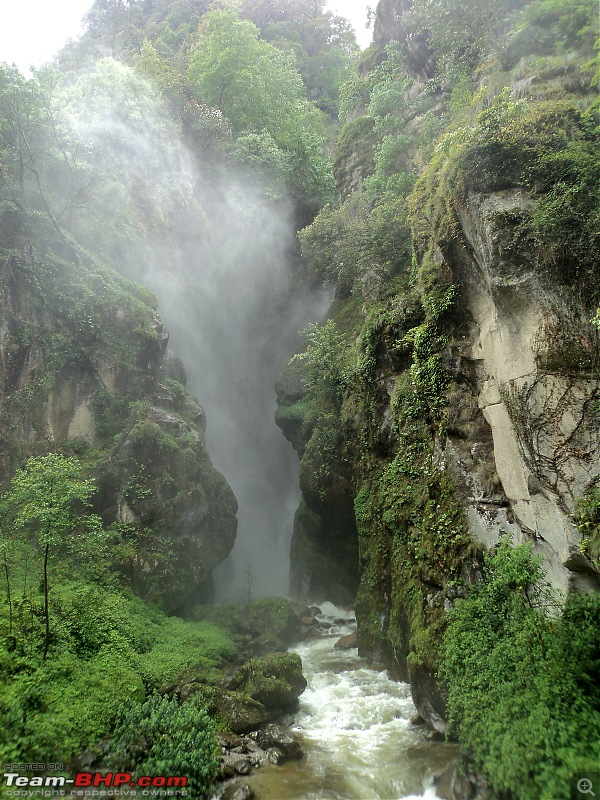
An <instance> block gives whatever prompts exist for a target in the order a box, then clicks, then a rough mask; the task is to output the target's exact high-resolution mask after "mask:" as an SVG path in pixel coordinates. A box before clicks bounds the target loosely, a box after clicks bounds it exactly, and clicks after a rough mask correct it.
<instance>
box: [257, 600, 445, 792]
mask: <svg viewBox="0 0 600 800" xmlns="http://www.w3.org/2000/svg"><path fill="white" fill-rule="evenodd" d="M320 609H321V611H322V612H323V613H322V614H321V615H320V616H319V617H318V619H319V621H320V622H321V623H325V625H331V627H330V628H329V629H328V631H327V632H326V634H325V635H324V636H322V637H320V638H318V639H315V640H312V641H309V642H303V643H302V644H299V645H298V646H296V647H294V648H293V651H294V652H296V653H299V654H300V656H301V657H302V662H303V670H304V675H305V677H306V679H307V681H308V687H307V689H306V691H305V692H304V694H303V695H302V696H301V698H300V708H299V711H298V712H297V713H296V714H295V715H294V718H293V724H292V730H293V731H294V733H295V735H296V736H297V737H298V740H299V741H300V743H301V745H302V748H303V750H304V753H305V757H304V758H303V759H302V760H301V761H292V762H288V763H286V764H284V765H283V766H267V767H265V768H263V769H261V770H258V771H257V772H256V773H255V775H254V776H253V778H252V781H251V783H252V787H253V788H254V789H255V790H256V792H257V794H258V796H259V797H260V798H261V800H436V798H437V795H436V793H435V791H434V789H433V778H434V776H435V775H438V774H439V773H441V772H442V771H443V770H444V768H445V767H446V766H447V765H448V764H449V763H450V761H452V760H453V758H455V757H456V754H457V750H456V748H455V747H454V746H453V745H447V744H444V743H443V742H432V741H428V740H426V738H425V728H424V727H423V726H414V725H412V724H411V722H410V719H411V717H412V716H413V714H414V713H415V707H414V705H413V702H412V699H411V694H410V687H409V686H408V685H407V684H405V683H399V682H397V681H394V680H392V679H391V678H390V677H389V676H388V674H387V672H385V671H382V670H381V669H378V668H377V667H375V666H373V665H372V664H370V663H368V662H367V661H365V659H362V658H360V657H359V656H358V655H357V652H356V650H335V649H334V645H335V643H336V642H337V640H338V639H339V638H340V637H342V636H346V635H348V634H350V633H352V632H353V631H354V630H356V623H355V621H354V614H353V612H349V611H343V610H342V609H339V608H336V607H335V606H333V605H331V604H330V603H324V604H321V605H320Z"/></svg>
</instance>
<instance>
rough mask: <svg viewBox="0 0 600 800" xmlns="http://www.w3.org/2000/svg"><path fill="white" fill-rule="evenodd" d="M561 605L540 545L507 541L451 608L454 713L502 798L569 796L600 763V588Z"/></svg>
mask: <svg viewBox="0 0 600 800" xmlns="http://www.w3.org/2000/svg"><path fill="white" fill-rule="evenodd" d="M559 612H560V607H559V604H558V601H557V598H556V596H555V595H554V594H553V593H552V591H551V590H550V589H549V587H548V585H547V584H545V583H544V575H543V573H542V570H541V568H540V562H539V560H537V559H534V558H532V555H531V548H530V547H529V546H525V545H524V546H520V547H516V548H512V547H511V546H510V545H509V544H508V543H502V544H501V545H500V546H499V547H498V548H497V550H496V552H495V553H493V554H492V555H490V556H489V557H488V558H487V563H486V577H485V580H484V581H483V582H481V583H480V584H478V585H477V586H476V587H474V588H473V589H472V590H471V592H470V594H469V596H468V598H467V599H466V600H464V601H457V605H456V609H455V610H454V611H453V612H452V614H451V619H450V624H449V628H448V632H447V636H446V642H445V653H444V662H443V669H442V675H443V677H444V679H445V680H446V682H447V684H448V688H449V718H450V722H451V725H452V728H453V729H454V731H455V732H457V733H458V736H459V741H460V742H461V743H462V745H463V746H464V747H466V748H467V749H469V750H470V751H471V752H472V753H473V756H474V758H475V761H476V763H477V765H478V767H480V768H482V769H483V770H484V772H485V773H486V775H487V776H488V779H489V781H490V783H491V785H492V787H493V789H494V790H495V791H496V792H498V794H499V796H502V797H505V796H510V797H517V798H518V799H519V800H568V798H569V796H570V782H571V780H572V778H573V776H574V775H576V774H577V773H578V772H579V773H581V774H583V773H584V771H585V770H594V769H597V765H598V763H599V759H600V659H599V652H600V595H598V594H596V593H591V594H589V595H586V596H579V595H573V596H571V597H569V599H568V600H567V603H566V606H565V608H564V612H563V614H562V615H560V613H559Z"/></svg>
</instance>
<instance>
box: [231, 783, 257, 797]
mask: <svg viewBox="0 0 600 800" xmlns="http://www.w3.org/2000/svg"><path fill="white" fill-rule="evenodd" d="M231 800H257V797H256V793H255V791H254V789H253V788H252V787H251V786H248V784H247V783H245V784H244V785H243V786H239V787H238V788H237V789H236V790H235V793H234V794H233V795H232V796H231Z"/></svg>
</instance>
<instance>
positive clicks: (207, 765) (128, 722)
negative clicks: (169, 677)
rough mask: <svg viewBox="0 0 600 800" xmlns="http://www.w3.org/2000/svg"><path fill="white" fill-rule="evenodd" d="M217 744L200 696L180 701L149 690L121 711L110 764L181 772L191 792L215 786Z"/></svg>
mask: <svg viewBox="0 0 600 800" xmlns="http://www.w3.org/2000/svg"><path fill="white" fill-rule="evenodd" d="M217 754H218V747H217V741H216V737H215V729H214V725H213V722H212V721H211V719H210V718H209V716H208V715H207V713H206V711H205V709H204V707H203V705H202V701H201V699H200V697H199V696H195V697H193V698H192V699H191V700H189V701H188V702H186V703H183V704H179V702H178V701H177V700H176V699H175V698H173V699H169V698H167V697H160V696H159V695H154V696H153V697H151V698H149V699H148V700H146V702H145V703H143V704H141V705H140V704H131V705H129V706H128V707H126V708H125V710H124V711H123V712H122V714H121V717H120V720H119V722H118V724H117V726H116V728H115V732H114V736H113V739H112V741H111V754H110V762H111V766H112V767H113V769H115V770H120V771H133V772H134V773H135V774H137V775H171V776H185V777H187V779H188V782H187V789H188V791H189V792H190V793H191V795H192V796H193V797H197V798H207V797H210V796H211V793H212V790H213V789H214V785H215V781H216V777H217V767H218V758H217Z"/></svg>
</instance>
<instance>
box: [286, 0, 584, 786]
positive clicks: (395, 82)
mask: <svg viewBox="0 0 600 800" xmlns="http://www.w3.org/2000/svg"><path fill="white" fill-rule="evenodd" d="M397 10H398V5H397V4H396V5H395V4H394V3H391V2H386V3H385V12H384V14H385V19H386V20H388V24H390V25H392V24H396V25H397V27H396V34H397V38H398V40H399V41H397V42H394V41H392V42H389V41H387V39H385V37H383V36H382V35H381V30H380V39H379V40H377V28H376V41H375V43H374V45H373V46H372V47H371V48H370V50H369V51H367V52H366V53H365V54H364V55H363V57H362V60H361V67H360V69H359V74H358V76H355V77H354V78H352V79H351V80H350V81H348V82H347V83H346V84H345V86H344V87H343V90H342V102H341V117H342V120H343V119H344V116H345V118H346V120H347V121H346V123H345V124H344V126H343V128H342V130H341V132H340V136H339V140H338V150H337V153H336V160H335V163H334V171H335V177H336V183H337V187H338V190H339V192H340V195H341V204H340V205H338V206H334V205H329V206H327V207H326V208H325V209H324V210H323V211H321V213H320V214H319V215H317V217H316V219H315V220H314V222H313V223H312V224H311V225H310V226H308V227H307V228H305V229H304V230H303V231H302V232H301V234H300V240H301V246H302V251H303V255H304V258H305V260H306V263H307V264H308V265H309V270H310V271H311V272H312V274H313V275H314V276H315V277H317V278H318V279H320V280H322V281H323V282H325V283H329V284H332V285H335V287H336V301H335V303H334V306H333V307H332V310H331V313H330V319H329V320H328V321H327V323H326V324H325V325H323V326H322V327H320V328H317V329H314V328H313V329H311V330H310V331H309V332H308V334H307V338H306V347H305V350H304V351H303V352H302V353H301V354H299V355H298V356H297V357H296V359H295V361H294V362H292V363H291V364H290V366H289V367H288V369H287V372H286V373H285V374H284V375H283V376H282V379H281V388H280V395H281V399H282V402H283V404H284V405H283V408H282V409H281V410H280V412H279V417H278V419H279V424H280V425H281V427H282V429H283V430H284V431H285V432H286V435H288V436H289V438H290V439H291V441H293V442H294V443H295V445H296V446H297V448H298V450H299V452H300V454H301V456H302V462H301V484H302V490H303V497H304V505H303V506H301V508H300V510H299V512H298V515H297V519H296V533H295V537H296V542H297V546H298V548H299V552H301V553H302V555H303V560H301V559H299V564H300V565H299V568H298V574H299V578H301V577H304V576H306V575H308V574H311V575H312V576H313V579H314V583H313V585H314V589H315V591H320V590H322V587H323V586H325V585H327V580H328V578H327V575H328V574H330V573H331V572H332V571H333V569H334V566H333V565H334V564H335V565H336V566H335V569H338V570H339V569H340V567H342V568H343V569H345V570H346V576H347V579H346V584H345V586H344V588H345V587H346V586H347V587H349V588H351V589H352V590H356V588H357V586H358V595H357V599H356V608H357V617H358V620H359V640H360V642H361V646H362V649H363V651H364V652H365V653H371V654H372V655H373V656H374V657H376V658H383V659H384V660H385V661H386V663H388V664H389V665H390V666H391V667H392V668H393V669H395V670H396V671H397V673H398V674H400V675H402V676H403V677H404V678H409V679H410V680H411V683H412V685H413V686H412V688H413V696H414V697H415V701H416V704H417V707H418V708H419V711H420V712H421V713H422V714H424V715H425V716H428V715H429V716H428V721H429V722H430V724H432V725H437V724H438V721H439V719H440V717H439V716H437V717H436V714H443V713H444V709H445V708H446V707H447V708H448V709H449V713H450V718H451V723H452V730H453V732H454V734H457V735H458V737H459V739H460V740H461V741H462V742H463V744H464V745H465V749H466V751H467V752H469V753H470V755H471V756H472V759H473V761H474V763H475V764H476V767H477V768H478V769H481V770H483V772H484V773H485V775H486V776H487V778H488V780H489V782H490V784H491V787H492V789H493V790H495V791H496V792H497V793H498V796H500V797H507V798H508V797H515V798H530V797H537V796H539V797H545V798H553V799H554V800H556V799H557V798H565V800H566V798H567V797H569V795H570V781H571V779H572V776H573V774H574V772H575V771H577V770H578V769H582V768H588V769H591V768H592V766H593V764H594V763H597V757H598V756H597V752H596V751H595V750H594V747H595V745H594V744H593V743H594V742H596V741H597V738H598V719H599V713H600V707H599V699H598V696H597V692H595V690H594V689H592V686H593V685H594V683H595V682H597V669H598V665H597V647H598V630H599V629H598V613H597V612H598V603H597V595H596V594H592V595H590V596H588V597H586V598H581V597H577V596H574V597H569V598H568V600H567V601H566V605H565V607H564V609H562V608H561V604H562V603H564V602H565V599H564V598H560V597H556V596H553V597H552V598H550V597H549V595H548V594H547V592H546V590H545V589H543V574H542V572H541V568H540V566H539V563H538V562H536V560H535V559H533V560H531V558H530V554H529V552H528V550H527V549H525V550H520V549H518V548H517V550H515V551H512V550H511V549H510V548H508V546H505V545H502V546H501V548H500V550H499V551H498V553H497V554H493V555H491V556H484V552H483V548H481V546H480V545H477V544H476V543H475V541H474V540H473V538H472V534H471V530H470V523H469V521H468V520H467V517H466V513H465V510H464V509H465V507H466V506H469V504H472V502H473V497H474V496H479V495H481V496H483V498H484V502H488V501H489V502H490V505H491V506H492V507H493V506H494V504H495V503H497V502H498V498H499V497H502V485H501V483H500V480H499V478H498V475H497V474H496V466H495V463H494V454H493V448H492V446H491V442H490V441H489V434H488V433H487V431H488V430H489V429H488V427H487V423H486V422H485V421H484V420H483V419H482V417H481V413H480V412H479V410H478V398H477V392H476V391H474V386H475V383H476V379H475V367H474V365H472V364H469V361H468V358H467V359H466V361H465V362H461V358H460V353H461V337H463V336H468V334H467V331H468V330H469V325H470V324H471V317H470V313H469V311H468V310H467V309H466V302H465V291H466V290H465V283H466V281H465V280H464V269H465V267H464V264H465V261H466V258H467V257H466V256H465V250H466V251H467V252H468V250H469V247H470V246H472V245H473V239H476V238H477V235H479V233H480V232H477V233H476V234H474V235H473V239H471V241H470V242H467V243H466V244H465V241H464V230H463V229H462V228H461V226H465V225H467V224H469V223H468V220H469V214H470V213H471V212H470V206H471V204H473V206H474V207H476V205H477V202H479V201H478V198H482V197H489V196H495V195H497V196H498V197H504V196H506V197H508V196H517V195H518V196H519V197H520V198H522V203H521V206H520V207H517V208H513V209H512V210H511V211H507V212H505V213H504V217H503V218H502V224H501V227H502V231H501V234H500V236H501V238H500V239H499V242H500V244H499V251H500V252H501V253H502V254H503V255H504V258H505V259H506V260H507V262H509V263H511V264H522V265H524V267H523V269H527V270H531V271H532V273H533V274H534V278H533V280H535V281H537V284H536V285H539V287H540V294H541V295H543V294H544V293H545V292H547V291H548V292H550V291H552V292H555V293H556V296H557V297H559V298H560V300H559V301H557V302H560V303H561V304H562V305H563V307H564V308H565V309H571V308H573V307H575V306H577V304H579V306H580V308H581V309H583V310H582V311H579V312H577V313H575V312H569V313H570V314H572V316H571V317H570V319H571V323H570V324H571V329H569V326H564V325H563V326H562V327H561V328H553V327H552V325H551V324H550V321H549V322H548V324H547V326H546V329H545V332H544V340H543V342H542V343H541V345H540V354H539V355H538V356H537V363H538V365H539V368H540V370H541V371H542V372H543V373H544V374H548V375H551V374H560V373H561V372H562V373H563V374H566V375H568V376H569V378H568V380H574V381H575V380H579V379H581V380H583V381H585V380H586V379H588V378H592V379H593V378H594V376H597V369H598V336H597V332H596V331H594V328H593V325H592V324H591V322H590V319H591V318H592V317H593V315H594V312H595V310H596V309H597V307H598V302H599V297H600V295H599V293H598V256H599V250H600V242H599V241H598V222H599V218H598V208H600V196H599V195H598V186H599V185H600V181H599V177H600V175H599V174H598V164H599V163H600V127H599V124H598V123H599V111H600V108H599V106H598V96H597V92H596V88H595V87H596V86H597V82H598V75H597V67H596V62H595V60H594V52H595V49H594V48H595V32H596V28H597V26H596V25H595V20H596V21H597V16H596V9H595V8H594V7H593V4H592V3H590V2H586V1H585V0H584V2H580V0H572V2H571V0H569V2H567V3H564V2H560V3H557V2H554V0H534V2H520V1H517V2H502V3H493V4H490V3H479V2H477V0H470V1H469V2H467V3H454V2H453V1H452V0H448V2H443V3H439V2H429V0H415V2H414V4H413V6H412V8H411V9H410V10H409V11H406V10H405V9H404V8H403V9H402V12H401V13H400V14H399V16H398V17H396V18H395V20H396V21H395V23H393V22H390V21H389V20H393V19H394V13H395V12H396V11H397ZM382 16H383V15H382ZM503 193H504V194H503ZM523 198H526V199H523ZM501 213H502V212H501ZM498 219H500V216H499V217H498ZM465 220H467V221H466V222H465ZM498 226H499V227H500V222H499V223H498ZM471 233H473V231H471ZM495 235H496V233H494V236H495ZM461 270H463V271H462V272H461ZM519 274H523V273H519ZM500 283H501V281H500ZM499 291H500V290H499ZM298 370H300V376H301V378H300V380H302V381H303V385H304V392H303V393H302V392H299V391H298V390H297V388H296V387H297V384H298V381H299V377H298ZM470 370H472V371H470ZM507 404H508V405H509V407H510V408H511V413H513V414H514V415H515V419H516V415H517V414H518V409H517V408H516V406H515V405H513V406H510V403H509V402H508V401H507ZM597 404H598V397H597V393H596V395H595V396H593V395H592V398H591V401H590V420H591V421H588V423H587V424H588V425H592V426H594V425H596V424H597V423H595V422H594V419H596V418H594V412H593V407H594V406H597ZM515 424H519V423H518V420H517V421H516V422H515ZM593 435H594V434H593V432H592V437H593ZM473 442H477V445H476V447H477V448H478V451H477V457H476V458H472V459H471V460H470V461H469V459H470V458H471V456H470V455H468V454H467V456H466V459H465V460H463V461H461V460H460V459H459V458H456V453H460V452H462V450H461V448H463V447H464V446H467V447H468V446H469V443H473ZM464 463H468V464H469V469H471V474H470V476H469V482H468V485H467V487H465V477H464V467H463V466H462V465H463V464H464ZM457 464H458V466H457ZM584 488H585V487H582V488H581V489H580V490H579V491H580V494H583V497H581V498H580V502H579V506H578V512H577V513H578V525H579V529H580V531H581V532H582V533H583V535H584V539H583V541H582V543H581V546H580V549H581V551H582V552H583V553H585V554H587V555H586V558H587V566H586V569H588V570H590V571H592V570H593V567H592V563H594V564H596V566H597V558H598V531H599V530H600V527H599V525H598V519H599V517H598V486H597V482H596V483H594V481H593V480H592V482H591V483H590V485H588V487H587V489H586V490H585V492H584ZM485 498H488V499H489V500H486V499H485ZM350 502H353V504H354V513H353V515H352V517H349V516H348V513H347V507H348V503H350ZM540 534H541V536H542V537H543V536H544V531H543V530H542V531H540ZM351 538H355V540H357V542H358V546H357V548H356V550H355V551H354V552H353V553H351V554H350V558H356V559H357V560H358V562H359V565H360V578H359V580H357V579H356V575H355V574H354V573H353V572H352V570H351V569H349V568H348V567H347V564H348V559H347V554H346V552H345V551H342V550H341V549H340V548H339V542H340V541H341V540H342V539H345V540H346V541H348V540H349V539H351ZM323 539H326V542H325V543H324V544H321V545H320V546H319V543H320V542H322V541H323ZM316 550H318V552H316V553H315V551H316ZM307 564H308V565H309V566H306V565H307ZM292 568H293V569H294V566H293V567H292ZM305 579H306V578H305ZM340 596H343V593H340ZM548 604H549V605H548ZM452 609H454V611H452ZM449 611H450V613H449ZM444 642H445V644H444ZM436 675H438V676H439V677H440V678H441V677H443V679H444V680H443V681H441V680H439V679H438V681H437V684H436V681H435V679H434V678H435V676H436ZM559 676H560V677H559ZM434 685H437V690H434V689H432V687H433V686H434ZM446 692H448V693H449V701H448V698H447V697H445V693H446ZM447 702H449V705H448V706H447V705H446V703H447ZM431 704H433V707H434V712H435V713H434V714H433V715H431V714H430V709H431ZM588 757H589V760H588ZM531 764H535V768H531V766H530V765H531ZM528 765H529V766H528Z"/></svg>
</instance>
